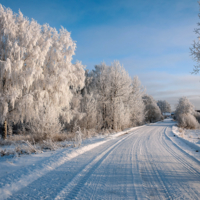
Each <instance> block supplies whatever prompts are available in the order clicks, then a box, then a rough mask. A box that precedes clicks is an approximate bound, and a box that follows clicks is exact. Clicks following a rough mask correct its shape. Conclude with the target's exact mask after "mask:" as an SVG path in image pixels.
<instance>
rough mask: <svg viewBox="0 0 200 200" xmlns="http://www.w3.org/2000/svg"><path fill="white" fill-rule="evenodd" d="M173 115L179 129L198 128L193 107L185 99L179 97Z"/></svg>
mask: <svg viewBox="0 0 200 200" xmlns="http://www.w3.org/2000/svg"><path fill="white" fill-rule="evenodd" d="M175 115H176V120H177V121H178V125H179V126H180V127H183V128H197V127H198V126H199V124H198V121H197V120H196V118H195V116H194V115H195V110H194V106H193V105H192V103H191V102H190V101H189V100H188V99H187V98H186V97H181V98H180V99H179V102H178V105H177V107H176V111H175Z"/></svg>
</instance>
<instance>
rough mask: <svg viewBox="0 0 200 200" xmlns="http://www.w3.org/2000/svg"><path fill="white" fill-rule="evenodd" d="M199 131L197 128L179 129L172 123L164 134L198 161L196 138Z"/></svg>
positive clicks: (198, 151)
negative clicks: (170, 127)
mask: <svg viewBox="0 0 200 200" xmlns="http://www.w3.org/2000/svg"><path fill="white" fill-rule="evenodd" d="M179 130H180V131H181V132H180V131H179ZM184 131H185V132H184ZM199 133H200V131H199V130H181V129H179V128H178V127H177V126H175V124H172V129H171V130H169V129H167V130H166V132H165V134H166V136H167V137H168V138H169V139H170V140H171V141H172V142H173V143H175V144H176V145H177V146H178V147H179V148H180V149H182V150H183V151H185V152H186V153H187V154H189V155H190V156H192V157H194V158H195V159H196V160H198V161H200V144H199V141H200V140H199V139H198V137H197V138H196V136H197V135H199ZM194 135H196V136H195V137H194Z"/></svg>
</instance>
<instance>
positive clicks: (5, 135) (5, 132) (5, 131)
mask: <svg viewBox="0 0 200 200" xmlns="http://www.w3.org/2000/svg"><path fill="white" fill-rule="evenodd" d="M6 138H7V121H6V120H5V122H4V131H3V139H4V140H5V139H6Z"/></svg>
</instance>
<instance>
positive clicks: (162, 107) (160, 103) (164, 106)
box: [157, 100, 171, 113]
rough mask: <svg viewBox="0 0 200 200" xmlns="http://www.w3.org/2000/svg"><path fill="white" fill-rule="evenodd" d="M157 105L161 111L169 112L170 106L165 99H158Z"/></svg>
mask: <svg viewBox="0 0 200 200" xmlns="http://www.w3.org/2000/svg"><path fill="white" fill-rule="evenodd" d="M157 105H158V107H159V108H160V110H161V113H167V112H169V113H170V112H171V106H170V104H169V103H168V102H167V101H165V100H164V101H162V100H158V101H157Z"/></svg>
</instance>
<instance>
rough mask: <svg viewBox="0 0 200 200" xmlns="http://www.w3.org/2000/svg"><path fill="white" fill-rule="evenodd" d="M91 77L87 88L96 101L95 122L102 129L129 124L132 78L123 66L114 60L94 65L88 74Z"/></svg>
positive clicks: (116, 127) (115, 128)
mask: <svg viewBox="0 0 200 200" xmlns="http://www.w3.org/2000/svg"><path fill="white" fill-rule="evenodd" d="M88 77H89V78H92V80H91V82H90V84H89V86H88V90H89V92H92V93H93V94H94V98H95V99H96V101H97V118H98V119H97V123H98V124H101V128H102V129H109V128H111V129H114V130H118V129H122V128H124V127H125V126H128V125H129V124H130V122H129V113H127V112H129V108H128V106H129V105H128V101H129V96H130V93H131V84H132V80H131V78H130V76H129V75H128V73H127V72H126V71H125V69H124V68H123V66H121V65H120V63H119V62H118V61H115V62H113V63H112V64H111V66H107V65H106V64H105V63H101V64H100V65H96V66H95V70H93V71H92V72H91V73H90V74H89V75H88Z"/></svg>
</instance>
